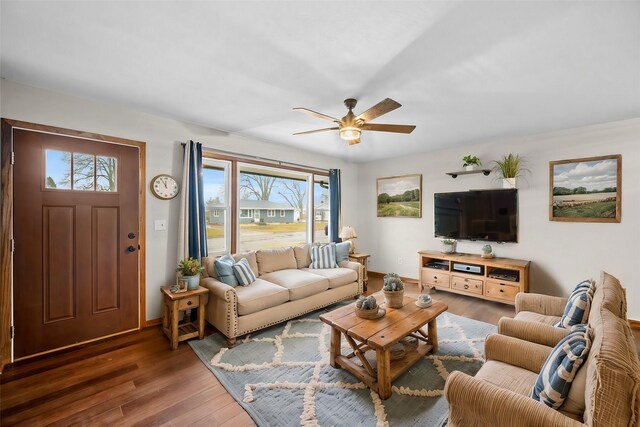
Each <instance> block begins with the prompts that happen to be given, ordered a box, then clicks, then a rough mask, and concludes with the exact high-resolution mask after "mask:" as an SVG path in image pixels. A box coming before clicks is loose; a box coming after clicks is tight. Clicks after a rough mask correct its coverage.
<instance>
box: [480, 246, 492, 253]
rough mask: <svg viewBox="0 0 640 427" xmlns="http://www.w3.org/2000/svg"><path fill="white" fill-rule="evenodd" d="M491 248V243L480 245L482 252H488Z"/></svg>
mask: <svg viewBox="0 0 640 427" xmlns="http://www.w3.org/2000/svg"><path fill="white" fill-rule="evenodd" d="M492 250H493V248H492V247H491V245H484V246H483V247H482V252H484V253H485V254H490V253H491V251H492Z"/></svg>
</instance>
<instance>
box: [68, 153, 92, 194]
mask: <svg viewBox="0 0 640 427" xmlns="http://www.w3.org/2000/svg"><path fill="white" fill-rule="evenodd" d="M95 174H96V159H95V157H94V156H93V155H91V154H81V153H73V189H74V190H84V191H93V189H94V183H95Z"/></svg>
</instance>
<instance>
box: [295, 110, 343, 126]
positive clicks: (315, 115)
mask: <svg viewBox="0 0 640 427" xmlns="http://www.w3.org/2000/svg"><path fill="white" fill-rule="evenodd" d="M293 111H300V112H301V113H305V114H308V115H310V116H314V117H318V118H320V119H325V120H329V121H330V122H336V123H337V122H339V120H338V119H336V118H335V117H331V116H327V115H326V114H322V113H318V112H317V111H313V110H309V109H308V108H303V107H296V108H294V109H293Z"/></svg>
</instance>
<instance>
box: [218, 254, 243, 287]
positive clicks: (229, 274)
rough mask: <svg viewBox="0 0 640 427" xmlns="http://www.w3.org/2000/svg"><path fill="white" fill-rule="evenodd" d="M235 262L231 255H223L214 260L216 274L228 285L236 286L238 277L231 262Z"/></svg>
mask: <svg viewBox="0 0 640 427" xmlns="http://www.w3.org/2000/svg"><path fill="white" fill-rule="evenodd" d="M235 263H236V261H235V260H234V259H233V257H232V256H231V255H224V256H221V257H220V258H218V259H217V260H215V262H214V265H215V266H216V274H217V276H218V280H219V281H221V282H222V283H226V284H227V285H229V286H238V279H236V275H235V274H234V273H233V264H235Z"/></svg>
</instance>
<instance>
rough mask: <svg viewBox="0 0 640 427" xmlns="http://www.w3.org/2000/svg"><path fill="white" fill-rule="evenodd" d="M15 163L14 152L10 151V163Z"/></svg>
mask: <svg viewBox="0 0 640 427" xmlns="http://www.w3.org/2000/svg"><path fill="white" fill-rule="evenodd" d="M15 163H16V152H15V151H12V152H11V164H12V165H13V164H15Z"/></svg>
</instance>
